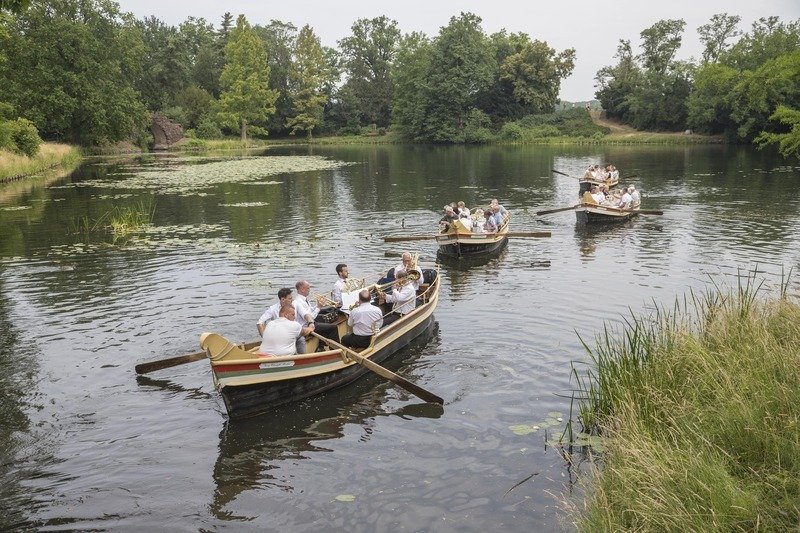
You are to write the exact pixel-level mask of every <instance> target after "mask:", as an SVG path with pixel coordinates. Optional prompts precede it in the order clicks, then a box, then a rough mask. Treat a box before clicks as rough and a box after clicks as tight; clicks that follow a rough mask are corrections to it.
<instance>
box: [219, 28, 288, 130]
mask: <svg viewBox="0 0 800 533" xmlns="http://www.w3.org/2000/svg"><path fill="white" fill-rule="evenodd" d="M220 84H221V86H222V89H223V92H222V94H221V95H220V99H219V110H220V115H221V118H222V120H223V121H224V122H228V123H235V124H237V125H238V126H239V132H240V134H241V139H242V141H246V140H247V125H248V124H252V123H253V122H256V121H262V122H263V121H266V120H267V119H268V118H269V117H270V115H272V114H273V113H274V112H275V100H276V99H277V98H278V91H275V90H272V89H270V88H269V66H268V65H267V53H266V51H265V50H264V44H263V42H262V41H261V39H259V38H258V36H257V35H256V33H255V32H254V31H253V29H252V28H251V27H250V24H248V22H247V19H246V18H245V17H244V15H239V18H238V19H237V20H236V28H235V29H234V30H233V31H232V32H231V35H230V39H229V40H228V45H227V46H226V47H225V68H224V69H223V70H222V75H221V76H220Z"/></svg>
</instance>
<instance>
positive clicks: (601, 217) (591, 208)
mask: <svg viewBox="0 0 800 533" xmlns="http://www.w3.org/2000/svg"><path fill="white" fill-rule="evenodd" d="M638 209H639V208H638V207H636V208H633V209H620V208H618V207H611V206H605V205H589V204H581V205H580V206H579V207H576V208H575V216H576V217H577V219H578V222H579V223H581V224H596V223H599V224H602V223H608V222H624V221H625V220H630V219H631V218H633V217H635V216H636V215H638V213H637V212H636V211H637V210H638Z"/></svg>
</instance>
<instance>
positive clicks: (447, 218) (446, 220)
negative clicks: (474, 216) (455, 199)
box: [439, 205, 458, 233]
mask: <svg viewBox="0 0 800 533" xmlns="http://www.w3.org/2000/svg"><path fill="white" fill-rule="evenodd" d="M455 220H458V215H457V214H456V212H455V211H454V210H453V207H452V206H449V205H446V206H444V216H443V217H442V218H440V219H439V225H444V226H445V227H444V229H443V230H442V233H446V232H448V231H450V224H451V223H452V222H453V221H455Z"/></svg>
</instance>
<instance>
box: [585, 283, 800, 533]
mask: <svg viewBox="0 0 800 533" xmlns="http://www.w3.org/2000/svg"><path fill="white" fill-rule="evenodd" d="M762 296H763V295H762V294H760V291H759V290H758V289H756V288H754V287H753V286H752V285H748V286H747V287H745V288H743V289H740V290H739V291H738V292H736V293H733V294H730V295H725V294H721V293H719V292H709V293H707V294H705V295H703V296H702V297H694V296H693V297H692V298H691V299H689V300H688V301H689V303H688V304H685V305H681V306H676V307H675V309H674V310H673V311H672V312H669V313H667V312H661V313H659V314H658V316H657V317H656V319H655V320H654V321H650V320H648V321H643V320H638V319H635V320H633V321H631V322H629V323H628V324H627V326H626V328H625V330H624V332H623V335H622V337H621V340H614V339H613V338H612V336H611V335H609V334H608V333H606V334H605V335H604V336H603V337H602V338H601V339H600V340H599V342H598V344H597V347H596V348H595V349H593V350H591V353H592V358H593V361H594V363H595V369H594V371H593V372H592V373H591V374H589V375H588V377H586V378H585V379H583V380H582V382H581V389H582V391H581V392H582V394H583V395H584V397H585V398H586V400H585V402H584V404H583V405H582V408H581V413H580V419H581V422H582V423H583V424H584V427H588V428H591V429H592V430H593V431H594V432H600V433H602V434H603V435H605V436H607V437H610V438H609V439H608V440H607V443H606V444H607V447H606V453H605V455H604V457H603V466H602V468H600V469H598V470H597V471H596V472H595V475H594V476H593V477H592V479H591V481H590V482H589V484H588V487H587V489H588V490H587V494H588V496H587V500H586V502H585V506H584V508H583V509H581V510H579V511H577V517H576V523H577V524H578V527H579V529H580V530H583V531H620V530H621V531H632V530H636V531H640V530H641V531H739V530H741V531H788V530H796V529H797V528H798V524H800V306H798V304H797V303H796V302H794V301H790V300H787V299H786V298H784V297H781V298H775V299H766V298H761V297H762Z"/></svg>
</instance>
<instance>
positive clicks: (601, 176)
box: [583, 165, 619, 183]
mask: <svg viewBox="0 0 800 533" xmlns="http://www.w3.org/2000/svg"><path fill="white" fill-rule="evenodd" d="M583 179H585V180H591V181H602V182H606V183H617V182H618V181H619V170H617V167H615V166H614V165H606V167H605V168H603V167H602V166H601V165H591V166H589V168H587V169H586V172H584V173H583Z"/></svg>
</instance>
